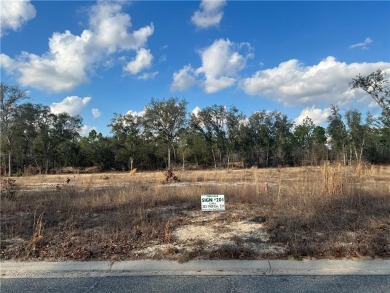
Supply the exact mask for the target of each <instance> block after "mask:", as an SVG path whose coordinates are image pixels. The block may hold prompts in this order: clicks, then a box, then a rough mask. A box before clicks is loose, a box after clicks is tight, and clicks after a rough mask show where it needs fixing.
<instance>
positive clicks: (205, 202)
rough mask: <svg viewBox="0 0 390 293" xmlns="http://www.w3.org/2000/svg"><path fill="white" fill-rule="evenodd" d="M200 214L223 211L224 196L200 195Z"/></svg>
mask: <svg viewBox="0 0 390 293" xmlns="http://www.w3.org/2000/svg"><path fill="white" fill-rule="evenodd" d="M200 198H201V202H200V203H201V205H202V212H212V211H224V210H225V196H224V195H223V194H208V195H201V197H200Z"/></svg>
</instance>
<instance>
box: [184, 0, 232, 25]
mask: <svg viewBox="0 0 390 293" xmlns="http://www.w3.org/2000/svg"><path fill="white" fill-rule="evenodd" d="M225 4H226V1H225V0H202V3H200V7H199V10H197V11H195V12H194V14H193V15H192V17H191V21H192V23H193V24H195V25H196V26H197V27H198V28H202V29H205V28H208V27H210V26H217V25H218V24H219V23H220V22H221V19H222V16H223V12H222V11H221V10H222V7H223V6H224V5H225Z"/></svg>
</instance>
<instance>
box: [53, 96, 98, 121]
mask: <svg viewBox="0 0 390 293" xmlns="http://www.w3.org/2000/svg"><path fill="white" fill-rule="evenodd" d="M90 101H91V97H84V98H79V97H77V96H70V97H66V98H65V99H64V100H63V101H61V102H59V103H53V104H51V106H50V110H51V111H52V112H53V113H54V114H59V113H63V112H66V113H68V114H69V115H71V116H75V115H78V114H80V113H81V111H82V109H83V108H84V107H85V106H86V105H88V103H89V102H90Z"/></svg>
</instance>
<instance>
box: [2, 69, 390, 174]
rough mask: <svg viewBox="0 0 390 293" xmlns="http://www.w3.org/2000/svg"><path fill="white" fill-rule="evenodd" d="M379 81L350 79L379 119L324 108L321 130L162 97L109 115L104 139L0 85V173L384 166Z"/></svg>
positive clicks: (389, 154) (389, 148) (386, 133)
mask: <svg viewBox="0 0 390 293" xmlns="http://www.w3.org/2000/svg"><path fill="white" fill-rule="evenodd" d="M386 82H387V81H386V80H385V78H384V73H382V72H381V71H377V72H375V73H373V74H371V75H369V76H367V77H362V76H359V77H358V78H357V79H354V81H353V83H351V86H352V87H353V88H361V89H363V90H365V91H366V92H367V93H369V94H371V95H372V96H373V97H374V98H375V99H376V100H378V101H379V102H378V103H381V105H382V106H383V109H384V111H383V114H382V116H380V117H373V116H372V115H370V114H369V113H368V114H367V115H365V116H363V115H362V113H360V112H359V111H358V110H355V109H351V110H348V111H346V112H345V113H342V112H341V111H340V110H339V108H338V107H337V106H332V108H331V109H332V111H331V115H330V116H329V117H328V126H327V128H326V129H325V128H323V127H321V126H317V125H315V124H314V123H313V121H312V120H311V119H310V118H308V117H307V118H306V119H305V120H304V121H303V122H302V123H301V124H300V125H294V123H293V122H292V121H291V120H289V119H288V117H287V116H286V115H284V114H282V113H280V112H277V111H272V112H271V111H266V110H261V111H256V112H254V113H253V114H252V115H250V116H248V117H247V116H245V115H244V114H242V113H241V112H240V111H239V110H238V109H237V108H236V107H226V106H224V105H212V106H210V107H205V108H203V109H201V110H199V111H197V112H193V113H192V114H191V115H190V118H189V119H187V112H186V107H187V102H186V101H185V100H184V99H182V100H179V99H178V98H169V99H163V100H156V99H151V101H150V103H149V104H147V105H146V107H145V112H144V115H137V114H134V113H132V112H128V113H127V114H114V117H113V118H112V119H111V123H110V124H109V125H108V126H109V127H110V128H111V135H110V136H106V137H105V136H103V135H102V134H101V133H97V131H96V130H91V131H90V132H89V134H88V135H87V136H85V137H80V134H79V133H80V130H81V127H82V119H81V117H80V116H70V115H69V114H66V113H60V114H54V113H52V112H51V110H50V108H49V107H47V106H43V105H39V104H32V103H22V101H23V100H24V99H26V98H27V97H28V95H27V93H26V92H24V91H22V90H20V89H19V88H18V87H12V86H8V85H5V84H3V83H2V84H1V105H0V106H1V117H0V118H1V125H0V126H1V134H2V135H1V159H0V164H1V166H0V167H1V170H2V175H3V174H4V171H6V172H7V174H8V175H10V174H11V173H13V174H23V172H24V171H27V172H29V173H31V172H32V173H33V174H34V173H37V172H44V173H49V172H51V171H56V170H57V169H59V168H62V167H67V166H73V167H81V168H82V167H90V166H99V167H100V169H102V170H111V169H115V170H129V169H131V168H133V167H135V168H137V169H164V168H170V167H171V164H172V166H173V167H176V168H177V167H178V166H182V167H183V168H186V166H189V167H190V166H191V167H192V166H199V167H214V168H216V167H220V168H225V167H229V165H231V164H230V163H237V162H239V163H240V164H241V163H242V162H243V163H244V166H246V167H249V166H257V167H271V166H279V165H281V166H294V165H306V164H310V165H317V164H320V163H321V162H322V161H324V160H341V161H343V162H344V164H351V163H353V162H357V163H360V162H362V161H364V160H366V161H368V162H373V163H389V162H390V118H389V116H388V115H387V114H386V109H388V102H389V97H388V89H387V88H386V87H385V85H386ZM363 117H366V118H365V119H363ZM171 156H172V158H171ZM31 170H32V171H31Z"/></svg>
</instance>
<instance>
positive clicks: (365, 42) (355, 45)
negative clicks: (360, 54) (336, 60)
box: [349, 38, 372, 50]
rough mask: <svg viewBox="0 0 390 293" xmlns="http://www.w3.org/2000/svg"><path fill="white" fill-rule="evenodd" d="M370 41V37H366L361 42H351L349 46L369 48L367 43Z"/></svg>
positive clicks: (351, 47)
mask: <svg viewBox="0 0 390 293" xmlns="http://www.w3.org/2000/svg"><path fill="white" fill-rule="evenodd" d="M371 43H372V40H371V39H370V38H366V39H365V40H364V41H363V42H361V43H357V44H353V45H351V46H349V48H350V49H353V48H360V49H362V50H367V49H369V46H368V45H369V44H371Z"/></svg>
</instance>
